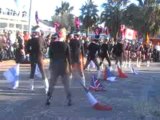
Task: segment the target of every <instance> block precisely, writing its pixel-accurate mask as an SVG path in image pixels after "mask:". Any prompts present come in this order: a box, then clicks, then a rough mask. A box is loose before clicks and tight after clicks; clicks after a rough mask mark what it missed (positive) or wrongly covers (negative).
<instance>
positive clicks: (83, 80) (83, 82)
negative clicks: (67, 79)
mask: <svg viewBox="0 0 160 120" xmlns="http://www.w3.org/2000/svg"><path fill="white" fill-rule="evenodd" d="M81 80H82V84H83V85H84V86H86V80H85V77H84V76H83V77H81Z"/></svg>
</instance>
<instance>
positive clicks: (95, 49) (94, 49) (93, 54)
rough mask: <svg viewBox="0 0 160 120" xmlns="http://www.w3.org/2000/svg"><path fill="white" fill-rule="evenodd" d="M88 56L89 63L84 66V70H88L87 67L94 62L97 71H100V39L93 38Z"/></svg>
mask: <svg viewBox="0 0 160 120" xmlns="http://www.w3.org/2000/svg"><path fill="white" fill-rule="evenodd" d="M87 49H88V56H87V61H86V64H85V66H84V70H85V69H86V68H87V66H88V65H89V63H90V61H93V62H94V63H95V65H96V67H97V70H99V64H98V61H97V56H98V54H99V49H100V46H99V43H98V39H96V38H93V40H92V42H91V43H90V44H89V46H88V48H87Z"/></svg>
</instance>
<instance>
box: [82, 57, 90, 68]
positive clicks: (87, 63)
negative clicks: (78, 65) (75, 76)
mask: <svg viewBox="0 0 160 120" xmlns="http://www.w3.org/2000/svg"><path fill="white" fill-rule="evenodd" d="M90 61H91V60H90V58H89V57H88V58H87V61H86V64H85V65H84V68H83V69H84V70H85V69H86V68H87V66H88V65H89V63H90Z"/></svg>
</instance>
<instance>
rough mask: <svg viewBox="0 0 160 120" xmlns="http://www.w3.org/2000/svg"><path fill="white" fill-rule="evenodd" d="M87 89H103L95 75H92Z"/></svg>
mask: <svg viewBox="0 0 160 120" xmlns="http://www.w3.org/2000/svg"><path fill="white" fill-rule="evenodd" d="M89 89H90V90H94V91H105V89H104V87H103V86H102V84H101V83H100V81H99V80H98V79H97V77H96V75H92V77H91V84H90V86H89Z"/></svg>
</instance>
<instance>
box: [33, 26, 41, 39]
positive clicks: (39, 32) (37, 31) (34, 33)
mask: <svg viewBox="0 0 160 120" xmlns="http://www.w3.org/2000/svg"><path fill="white" fill-rule="evenodd" d="M31 36H32V37H33V38H37V37H40V36H41V29H40V28H36V29H35V30H32V34H31Z"/></svg>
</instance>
